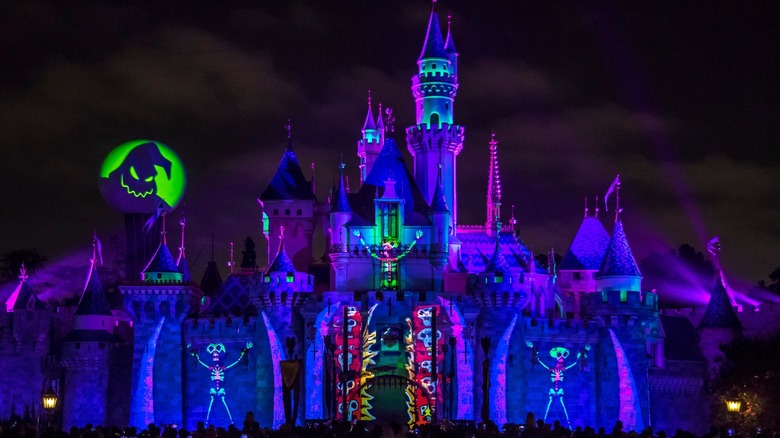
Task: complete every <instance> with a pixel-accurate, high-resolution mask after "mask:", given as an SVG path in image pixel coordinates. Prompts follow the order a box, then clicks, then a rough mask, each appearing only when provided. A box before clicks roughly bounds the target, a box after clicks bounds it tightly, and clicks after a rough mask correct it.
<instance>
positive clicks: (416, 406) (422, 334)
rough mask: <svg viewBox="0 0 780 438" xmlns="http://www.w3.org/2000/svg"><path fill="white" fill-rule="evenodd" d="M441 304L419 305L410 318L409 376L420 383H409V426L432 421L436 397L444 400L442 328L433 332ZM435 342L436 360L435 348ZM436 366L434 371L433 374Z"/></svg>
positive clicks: (407, 393) (407, 392)
mask: <svg viewBox="0 0 780 438" xmlns="http://www.w3.org/2000/svg"><path fill="white" fill-rule="evenodd" d="M440 310H441V309H440V308H439V306H418V307H416V308H415V309H414V312H412V318H411V339H410V341H411V342H410V346H411V350H412V351H411V353H412V354H411V357H410V366H409V368H408V370H409V379H411V380H413V381H414V382H415V383H416V384H417V385H415V386H412V385H410V386H409V387H408V388H407V391H406V395H407V397H408V398H409V402H408V405H409V425H414V424H417V425H422V424H429V423H431V422H433V416H434V412H435V409H436V402H437V400H440V399H441V389H440V387H439V382H441V379H442V374H441V368H442V364H443V363H444V353H443V352H442V345H443V336H442V331H441V330H440V329H439V328H438V327H437V328H436V330H435V332H434V327H433V326H434V323H433V319H434V317H435V316H434V315H438V314H439V312H440ZM434 344H435V345H436V357H435V358H436V360H435V361H434V356H433V350H434ZM434 369H435V371H436V372H435V373H434Z"/></svg>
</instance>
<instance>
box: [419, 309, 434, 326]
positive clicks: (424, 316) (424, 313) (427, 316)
mask: <svg viewBox="0 0 780 438" xmlns="http://www.w3.org/2000/svg"><path fill="white" fill-rule="evenodd" d="M417 317H418V318H420V320H421V321H422V323H423V325H424V326H426V327H430V326H431V319H433V307H421V308H419V309H417Z"/></svg>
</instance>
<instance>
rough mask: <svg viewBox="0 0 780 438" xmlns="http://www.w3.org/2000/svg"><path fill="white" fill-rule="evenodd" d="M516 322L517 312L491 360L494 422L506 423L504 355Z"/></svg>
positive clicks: (491, 392) (507, 349)
mask: <svg viewBox="0 0 780 438" xmlns="http://www.w3.org/2000/svg"><path fill="white" fill-rule="evenodd" d="M516 322H517V314H516V313H515V317H514V318H512V322H510V323H509V327H507V328H506V331H504V334H502V335H501V338H500V339H499V341H498V345H496V350H495V353H494V354H493V358H494V359H493V362H492V364H491V369H490V380H491V381H492V382H491V385H490V400H491V404H492V405H493V408H492V410H493V411H494V412H495V415H494V418H495V421H496V424H504V423H506V357H507V351H509V338H511V337H512V331H514V329H515V323H516ZM492 383H495V384H492Z"/></svg>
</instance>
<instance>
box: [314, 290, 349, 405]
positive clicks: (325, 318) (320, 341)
mask: <svg viewBox="0 0 780 438" xmlns="http://www.w3.org/2000/svg"><path fill="white" fill-rule="evenodd" d="M340 304H341V303H336V304H335V305H331V306H330V307H325V308H324V309H322V311H321V312H320V313H319V314H318V315H317V318H316V319H315V321H314V327H315V328H316V333H315V335H314V342H313V343H312V345H310V346H309V349H308V351H307V352H306V354H307V356H308V360H309V362H308V363H309V364H310V365H309V366H307V367H306V382H307V384H306V394H307V396H308V403H306V418H325V417H324V415H323V414H324V412H323V409H322V402H323V395H322V388H323V386H324V385H323V382H324V377H323V374H324V372H325V366H324V355H325V340H324V339H325V336H326V335H327V334H328V327H329V326H330V322H331V320H332V319H333V315H334V312H335V311H336V309H338V308H339V306H340Z"/></svg>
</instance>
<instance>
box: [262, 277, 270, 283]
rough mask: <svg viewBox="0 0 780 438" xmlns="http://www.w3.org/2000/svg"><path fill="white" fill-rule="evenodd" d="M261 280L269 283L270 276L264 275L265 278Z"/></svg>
mask: <svg viewBox="0 0 780 438" xmlns="http://www.w3.org/2000/svg"><path fill="white" fill-rule="evenodd" d="M263 281H265V282H266V283H270V282H271V277H269V276H267V275H266V276H265V279H264V280H263Z"/></svg>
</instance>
